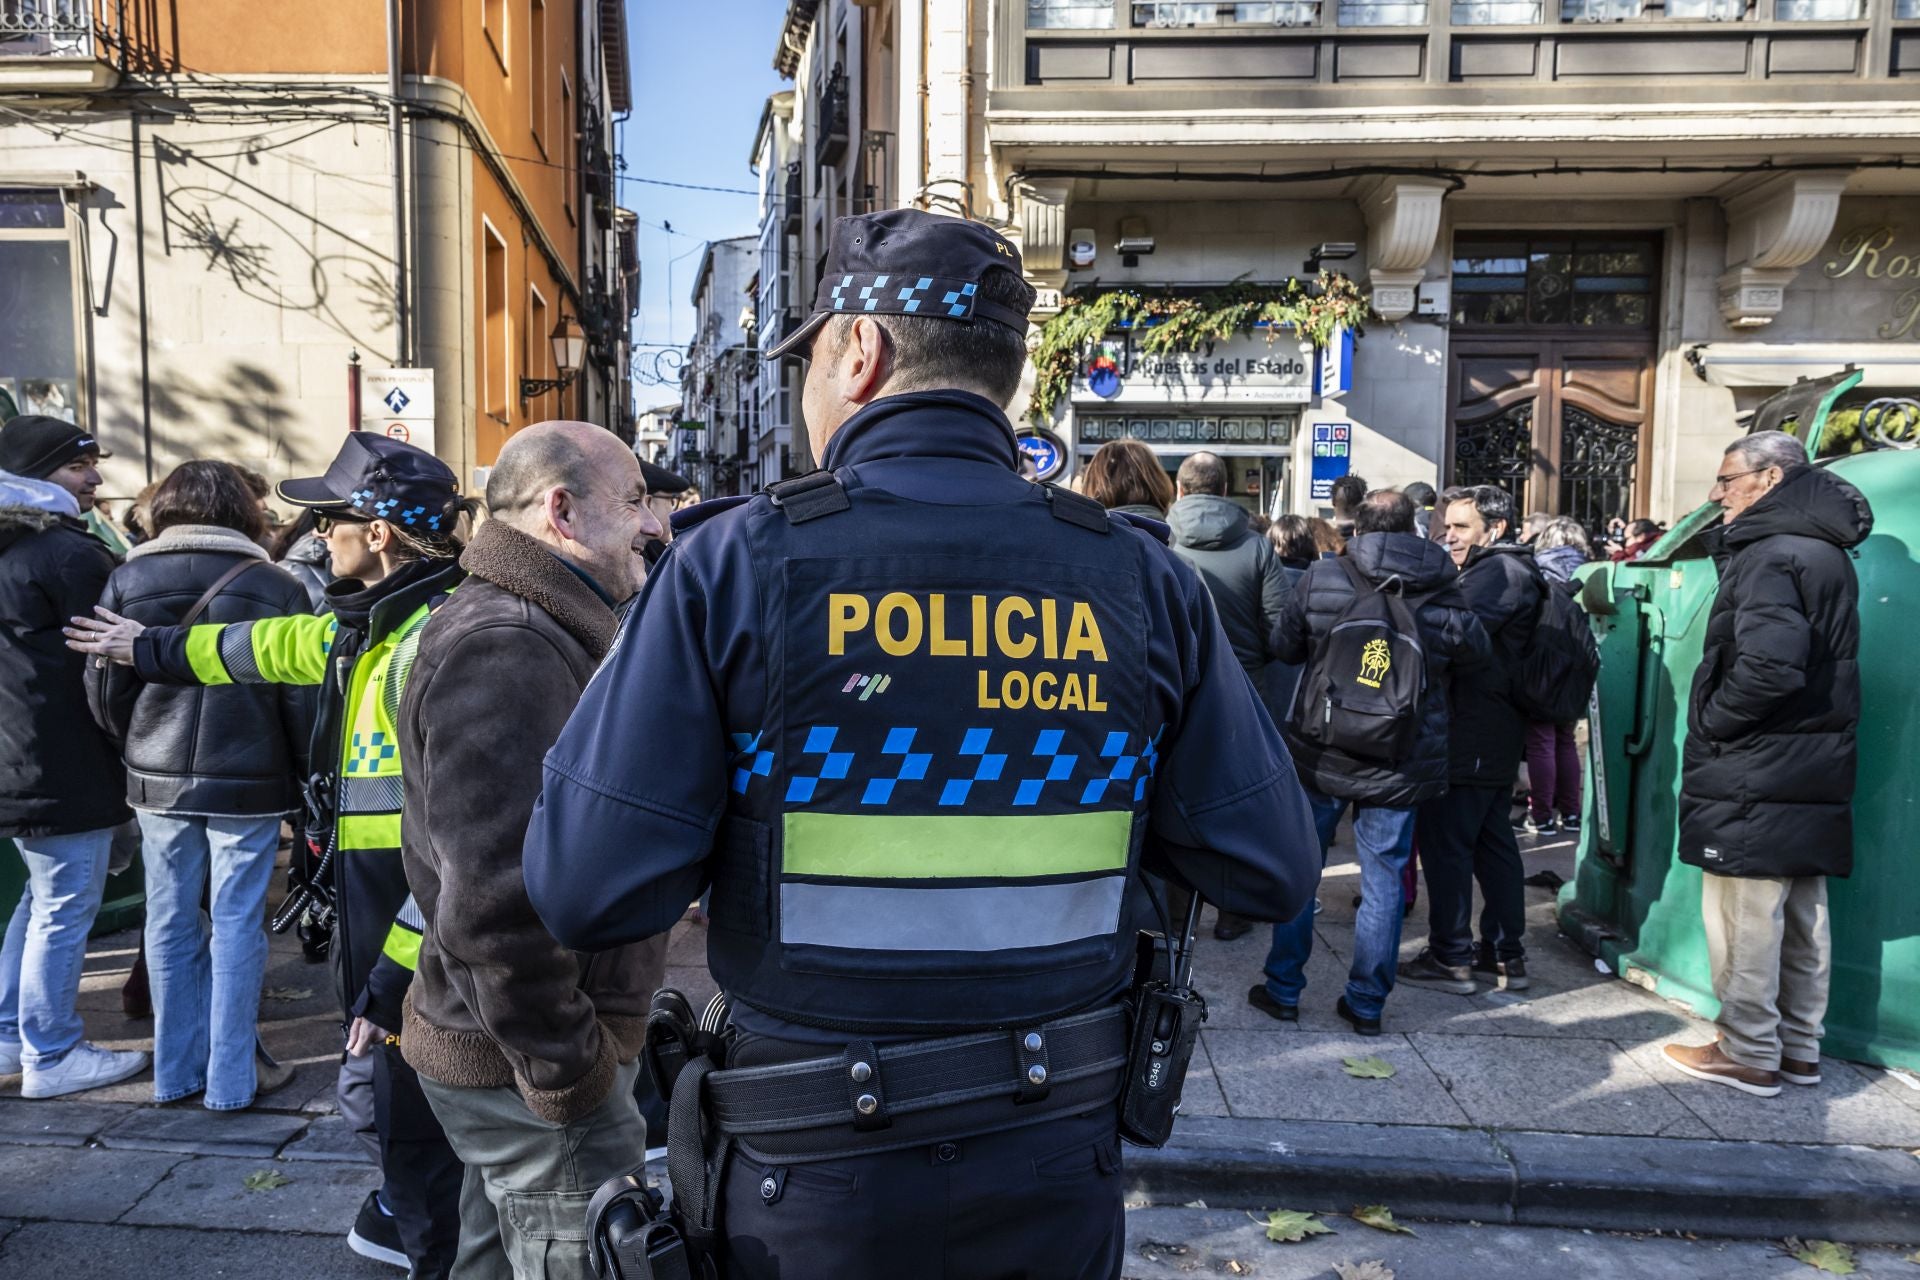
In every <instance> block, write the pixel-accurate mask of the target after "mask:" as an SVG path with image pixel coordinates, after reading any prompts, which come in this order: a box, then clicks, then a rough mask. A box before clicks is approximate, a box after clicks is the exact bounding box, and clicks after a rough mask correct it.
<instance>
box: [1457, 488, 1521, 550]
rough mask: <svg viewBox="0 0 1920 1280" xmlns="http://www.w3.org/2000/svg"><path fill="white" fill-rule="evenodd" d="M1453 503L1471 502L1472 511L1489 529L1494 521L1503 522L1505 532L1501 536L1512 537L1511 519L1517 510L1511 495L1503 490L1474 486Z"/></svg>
mask: <svg viewBox="0 0 1920 1280" xmlns="http://www.w3.org/2000/svg"><path fill="white" fill-rule="evenodd" d="M1453 501H1454V502H1471V503H1472V504H1473V509H1474V510H1475V511H1478V512H1479V513H1480V518H1481V519H1482V520H1484V521H1486V524H1487V528H1489V529H1491V528H1493V522H1494V521H1495V520H1504V521H1505V522H1506V525H1507V531H1506V533H1505V534H1503V535H1502V536H1503V537H1509V538H1510V537H1512V536H1513V517H1514V513H1515V511H1516V510H1517V509H1518V508H1516V507H1515V505H1514V501H1513V495H1512V494H1510V493H1508V492H1507V491H1506V490H1505V489H1502V488H1500V487H1499V486H1497V485H1491V484H1476V485H1472V486H1470V487H1469V488H1468V489H1467V491H1466V492H1465V493H1463V494H1461V495H1460V496H1459V497H1457V498H1455V499H1453Z"/></svg>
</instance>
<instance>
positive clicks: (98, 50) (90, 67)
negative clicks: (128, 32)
mask: <svg viewBox="0 0 1920 1280" xmlns="http://www.w3.org/2000/svg"><path fill="white" fill-rule="evenodd" d="M122 17H123V14H122V6H121V4H120V3H118V0H0V88H6V89H16V90H19V89H27V90H33V89H101V88H106V87H107V86H109V85H111V84H112V83H113V82H114V80H115V79H116V77H117V69H118V67H119V66H120V62H121V59H120V56H119V52H118V50H119V45H120V39H119V37H120V33H121V32H122V31H123V30H124V24H123V22H122Z"/></svg>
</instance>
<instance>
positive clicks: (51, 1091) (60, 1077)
mask: <svg viewBox="0 0 1920 1280" xmlns="http://www.w3.org/2000/svg"><path fill="white" fill-rule="evenodd" d="M152 1061H153V1058H152V1056H151V1055H150V1054H147V1053H145V1052H144V1051H142V1050H139V1049H102V1048H101V1047H100V1046H99V1045H97V1044H94V1043H93V1042H92V1041H90V1040H82V1041H81V1042H80V1043H79V1044H77V1045H75V1046H74V1047H73V1049H72V1050H71V1051H70V1052H69V1053H68V1054H67V1056H66V1057H64V1058H62V1059H60V1061H58V1062H56V1063H54V1064H53V1065H52V1066H50V1067H28V1068H27V1072H26V1081H25V1083H24V1084H22V1085H21V1088H20V1096H21V1097H23V1098H59V1097H63V1096H65V1095H66V1094H69V1093H83V1092H85V1091H86V1090H88V1089H98V1088H101V1087H102V1086H104V1085H110V1084H118V1083H120V1082H121V1081H122V1080H125V1079H127V1078H128V1077H130V1076H137V1075H139V1074H140V1073H141V1072H142V1071H145V1070H146V1069H147V1064H148V1063H150V1062H152Z"/></svg>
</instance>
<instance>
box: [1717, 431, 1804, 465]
mask: <svg viewBox="0 0 1920 1280" xmlns="http://www.w3.org/2000/svg"><path fill="white" fill-rule="evenodd" d="M1726 456H1727V457H1729V458H1738V459H1739V460H1740V465H1741V466H1742V467H1745V468H1752V469H1754V470H1759V469H1760V468H1762V467H1779V468H1780V469H1781V470H1782V471H1790V470H1792V469H1793V468H1795V467H1804V466H1805V465H1806V464H1807V446H1806V445H1804V444H1802V443H1800V441H1799V439H1798V438H1796V437H1794V436H1790V435H1788V434H1787V433H1786V432H1784V431H1756V432H1754V433H1753V434H1752V435H1750V436H1742V437H1740V439H1738V440H1735V441H1734V442H1733V443H1732V444H1730V445H1728V446H1727V453H1726Z"/></svg>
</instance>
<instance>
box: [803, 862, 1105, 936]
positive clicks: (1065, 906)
mask: <svg viewBox="0 0 1920 1280" xmlns="http://www.w3.org/2000/svg"><path fill="white" fill-rule="evenodd" d="M1126 884H1127V881H1126V877H1125V876H1102V877H1100V878H1099V879H1097V880H1080V881H1076V882H1074V883H1072V884H1025V885H996V886H993V887H991V888H980V889H887V888H878V887H875V886H873V885H864V884H861V885H854V884H796V883H792V882H789V883H787V884H783V885H781V886H780V941H782V942H784V943H787V944H788V945H790V946H815V947H845V948H849V949H852V950H856V951H1012V950H1015V949H1017V948H1020V947H1050V946H1054V945H1055V944H1057V943H1062V942H1072V941H1074V940H1076V939H1078V938H1091V937H1096V936H1098V935H1101V934H1110V933H1113V932H1115V931H1117V930H1118V929H1119V927H1120V902H1121V898H1122V897H1123V896H1124V895H1125V892H1126Z"/></svg>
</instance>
